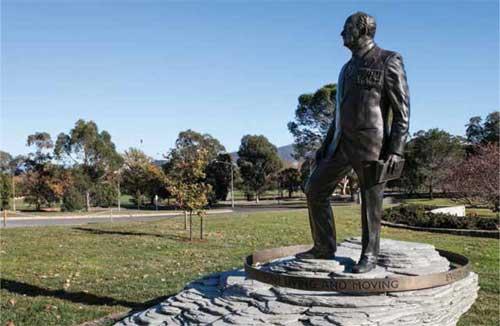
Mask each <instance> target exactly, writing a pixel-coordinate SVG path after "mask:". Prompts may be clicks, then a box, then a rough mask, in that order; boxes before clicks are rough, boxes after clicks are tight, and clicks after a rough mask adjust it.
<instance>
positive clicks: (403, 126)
mask: <svg viewBox="0 0 500 326" xmlns="http://www.w3.org/2000/svg"><path fill="white" fill-rule="evenodd" d="M385 84H386V90H387V96H388V99H389V103H390V105H391V108H392V125H391V135H390V138H389V146H388V153H387V154H389V155H391V154H397V155H399V156H403V151H404V146H405V143H406V139H407V137H408V130H409V118H410V92H409V89H408V82H407V80H406V72H405V68H404V64H403V58H402V57H401V55H400V54H399V53H395V54H393V55H392V56H391V57H389V59H388V60H387V63H386V66H385Z"/></svg>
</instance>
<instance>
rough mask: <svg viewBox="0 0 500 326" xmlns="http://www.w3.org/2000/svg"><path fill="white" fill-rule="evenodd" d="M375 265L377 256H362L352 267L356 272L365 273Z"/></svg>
mask: <svg viewBox="0 0 500 326" xmlns="http://www.w3.org/2000/svg"><path fill="white" fill-rule="evenodd" d="M376 266H377V256H362V257H361V259H360V260H359V262H358V263H357V264H356V265H354V266H353V267H352V272H353V273H356V274H361V273H367V272H369V271H371V270H372V269H374V268H375V267H376Z"/></svg>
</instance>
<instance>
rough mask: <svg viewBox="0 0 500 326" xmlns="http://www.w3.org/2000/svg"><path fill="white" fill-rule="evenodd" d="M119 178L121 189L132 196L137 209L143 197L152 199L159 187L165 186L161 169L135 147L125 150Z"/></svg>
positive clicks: (164, 178) (159, 189)
mask: <svg viewBox="0 0 500 326" xmlns="http://www.w3.org/2000/svg"><path fill="white" fill-rule="evenodd" d="M121 179H122V187H123V189H124V190H125V191H126V192H127V193H129V194H130V195H131V196H132V197H133V198H134V201H135V202H136V204H137V208H138V209H139V208H140V206H141V203H142V202H143V200H144V198H145V197H148V198H150V199H151V200H153V199H152V198H154V196H155V195H156V194H159V192H160V191H161V188H167V181H166V177H165V174H164V173H163V171H162V170H161V169H160V168H159V167H158V166H156V165H154V164H153V162H152V160H151V158H150V157H148V156H147V155H146V154H144V152H142V151H141V150H139V149H136V148H130V149H129V150H128V151H125V155H124V167H123V171H122V172H121Z"/></svg>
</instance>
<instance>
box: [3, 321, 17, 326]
mask: <svg viewBox="0 0 500 326" xmlns="http://www.w3.org/2000/svg"><path fill="white" fill-rule="evenodd" d="M5 326H16V324H14V322H13V321H12V320H8V321H7V324H5Z"/></svg>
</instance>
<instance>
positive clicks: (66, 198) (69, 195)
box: [61, 188, 85, 212]
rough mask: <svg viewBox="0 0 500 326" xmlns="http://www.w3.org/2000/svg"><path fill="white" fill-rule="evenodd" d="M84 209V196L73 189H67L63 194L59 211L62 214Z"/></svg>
mask: <svg viewBox="0 0 500 326" xmlns="http://www.w3.org/2000/svg"><path fill="white" fill-rule="evenodd" d="M84 207H85V195H84V194H82V193H80V192H79V191H78V190H77V189H75V188H68V189H67V190H66V191H65V192H64V194H63V200H62V205H61V210H62V211H64V212H72V211H79V210H82V209H83V208H84Z"/></svg>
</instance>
